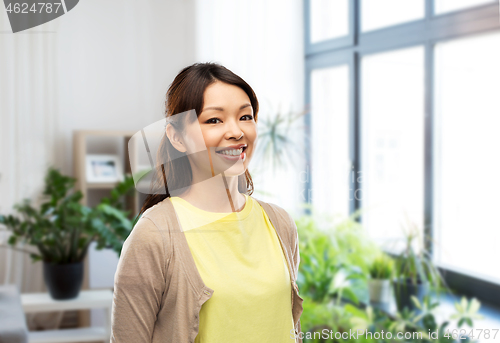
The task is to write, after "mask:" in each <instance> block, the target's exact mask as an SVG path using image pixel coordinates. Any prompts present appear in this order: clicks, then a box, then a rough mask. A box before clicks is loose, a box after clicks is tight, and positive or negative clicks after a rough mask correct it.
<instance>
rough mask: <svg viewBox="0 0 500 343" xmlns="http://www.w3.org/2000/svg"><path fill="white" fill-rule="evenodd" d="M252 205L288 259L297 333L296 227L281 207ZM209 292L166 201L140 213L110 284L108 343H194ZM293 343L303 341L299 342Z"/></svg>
mask: <svg viewBox="0 0 500 343" xmlns="http://www.w3.org/2000/svg"><path fill="white" fill-rule="evenodd" d="M254 199H255V198H254ZM255 200H257V201H258V202H259V203H260V205H261V206H262V207H263V208H264V210H265V211H266V213H267V215H268V216H269V219H270V221H271V223H272V224H273V226H274V228H275V230H276V233H277V235H278V238H279V241H280V243H281V247H282V249H283V252H284V255H285V257H286V260H287V264H288V268H289V271H290V283H291V285H292V294H291V295H290V298H291V302H292V316H293V321H294V323H295V330H296V333H300V330H301V329H300V316H301V314H302V301H303V299H302V298H301V297H300V296H299V293H298V288H297V284H296V280H297V271H298V267H299V262H300V257H299V249H298V235H297V227H296V225H295V222H294V220H293V219H292V217H291V216H290V215H289V214H288V213H287V212H286V211H285V210H284V209H282V208H281V207H279V206H277V205H275V204H271V203H266V202H263V201H261V200H258V199H255ZM213 292H214V290H213V289H211V288H209V287H207V286H206V285H205V284H204V283H203V280H202V279H201V276H200V274H199V272H198V269H197V268H196V264H195V262H194V259H193V256H192V255H191V251H190V250H189V246H188V243H187V240H186V237H185V236H184V232H182V231H181V229H180V225H179V221H178V218H177V215H176V213H175V210H174V207H173V205H172V202H171V200H170V198H166V199H164V200H163V201H161V202H159V203H157V204H155V205H154V206H152V207H150V208H149V209H147V210H146V211H145V212H144V213H143V215H142V216H141V218H140V219H139V220H138V221H137V224H136V225H135V226H134V229H133V230H132V232H131V233H130V235H129V237H128V238H127V239H126V240H125V243H124V244H123V249H122V252H121V256H120V260H119V262H118V267H117V270H116V274H115V280H114V291H113V305H112V319H111V342H113V343H150V342H153V343H160V342H161V343H193V342H194V340H195V337H196V335H197V334H198V328H199V317H198V316H199V312H200V309H201V306H202V305H203V303H204V302H206V301H207V300H208V299H210V297H211V296H212V294H213ZM297 336H298V335H297ZM291 337H293V336H291ZM296 342H302V339H300V338H298V337H297V338H296Z"/></svg>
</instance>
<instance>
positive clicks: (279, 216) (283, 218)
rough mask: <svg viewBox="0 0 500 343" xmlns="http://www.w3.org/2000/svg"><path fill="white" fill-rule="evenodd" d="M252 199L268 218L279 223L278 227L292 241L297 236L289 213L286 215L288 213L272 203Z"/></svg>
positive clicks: (295, 227)
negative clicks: (284, 231) (284, 230)
mask: <svg viewBox="0 0 500 343" xmlns="http://www.w3.org/2000/svg"><path fill="white" fill-rule="evenodd" d="M253 199H255V200H256V201H257V202H258V203H259V204H260V205H261V206H262V208H264V210H265V211H266V213H267V215H268V216H270V217H274V218H275V220H278V221H279V224H278V226H280V227H282V228H283V229H286V231H287V233H288V234H289V235H290V238H291V239H292V240H293V239H294V238H295V236H296V234H297V226H296V225H295V221H294V219H293V217H292V216H291V215H290V213H288V211H286V210H285V209H284V208H283V207H281V206H279V205H276V204H274V203H271V202H266V201H263V200H260V199H256V198H253ZM269 212H271V213H269Z"/></svg>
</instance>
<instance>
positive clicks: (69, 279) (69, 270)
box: [43, 262, 83, 300]
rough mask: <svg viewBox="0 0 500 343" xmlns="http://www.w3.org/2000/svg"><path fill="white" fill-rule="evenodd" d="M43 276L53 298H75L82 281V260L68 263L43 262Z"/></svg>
mask: <svg viewBox="0 0 500 343" xmlns="http://www.w3.org/2000/svg"><path fill="white" fill-rule="evenodd" d="M43 277H44V279H45V284H46V285H47V288H48V290H49V293H50V296H51V297H52V298H53V299H56V300H66V299H73V298H76V297H78V294H79V293H80V289H81V287H82V282H83V262H78V263H68V264H53V263H47V262H44V263H43Z"/></svg>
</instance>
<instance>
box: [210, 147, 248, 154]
mask: <svg viewBox="0 0 500 343" xmlns="http://www.w3.org/2000/svg"><path fill="white" fill-rule="evenodd" d="M246 148H247V147H246V146H245V147H242V148H239V149H221V150H218V151H215V153H217V154H219V155H224V156H240V155H241V154H242V153H243V152H245V150H246Z"/></svg>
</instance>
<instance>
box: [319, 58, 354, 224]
mask: <svg viewBox="0 0 500 343" xmlns="http://www.w3.org/2000/svg"><path fill="white" fill-rule="evenodd" d="M311 90H312V95H313V96H312V99H311V100H312V101H311V114H312V115H311V119H312V124H311V126H312V132H314V135H313V136H312V141H311V150H312V161H311V176H312V188H311V197H312V201H313V203H314V204H315V205H316V209H317V210H319V211H321V212H323V213H334V214H340V215H341V216H342V217H343V218H344V217H346V216H348V215H349V201H350V199H349V187H350V184H349V183H346V179H348V177H349V172H350V166H351V164H350V160H349V68H348V66H347V65H341V66H335V67H331V68H322V69H314V70H313V71H312V73H311Z"/></svg>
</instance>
